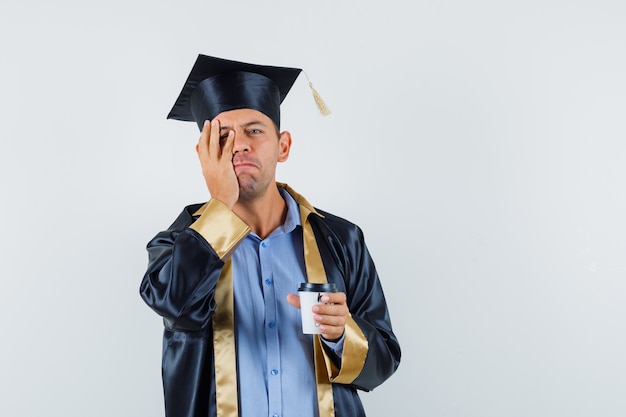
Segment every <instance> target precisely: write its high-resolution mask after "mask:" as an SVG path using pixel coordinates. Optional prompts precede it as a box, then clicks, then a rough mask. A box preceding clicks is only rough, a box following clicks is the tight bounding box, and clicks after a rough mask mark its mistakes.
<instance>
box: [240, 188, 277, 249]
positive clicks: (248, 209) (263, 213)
mask: <svg viewBox="0 0 626 417" xmlns="http://www.w3.org/2000/svg"><path fill="white" fill-rule="evenodd" d="M233 212H234V213H235V214H236V215H237V216H239V218H240V219H241V220H243V221H244V222H245V223H246V224H247V225H248V226H250V229H251V230H252V232H254V233H255V234H256V235H257V236H259V237H260V238H261V239H265V238H266V237H267V236H268V235H269V234H270V233H272V232H273V231H274V230H275V229H276V228H277V227H278V226H280V225H282V224H283V223H284V222H285V217H286V216H287V204H286V203H285V200H283V197H282V196H281V195H280V192H279V191H278V187H277V186H276V185H273V186H270V187H269V188H268V190H267V192H266V193H265V194H264V195H263V196H261V197H259V198H256V199H254V200H250V201H242V200H239V201H237V203H236V204H235V206H234V207H233Z"/></svg>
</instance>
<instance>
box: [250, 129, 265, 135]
mask: <svg viewBox="0 0 626 417" xmlns="http://www.w3.org/2000/svg"><path fill="white" fill-rule="evenodd" d="M261 133H263V131H262V130H261V129H250V130H248V134H250V135H260V134H261Z"/></svg>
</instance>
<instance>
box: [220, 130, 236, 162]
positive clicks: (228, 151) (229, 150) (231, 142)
mask: <svg viewBox="0 0 626 417" xmlns="http://www.w3.org/2000/svg"><path fill="white" fill-rule="evenodd" d="M234 146H235V131H233V130H229V131H228V136H227V137H226V141H225V142H224V146H223V147H222V156H225V155H231V156H230V157H229V158H225V159H227V160H228V161H232V159H233V158H232V154H233V147H234Z"/></svg>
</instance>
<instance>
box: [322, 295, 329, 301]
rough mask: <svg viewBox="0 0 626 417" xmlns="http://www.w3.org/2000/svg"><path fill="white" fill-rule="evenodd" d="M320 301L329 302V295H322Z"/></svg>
mask: <svg viewBox="0 0 626 417" xmlns="http://www.w3.org/2000/svg"><path fill="white" fill-rule="evenodd" d="M322 301H323V302H325V303H327V302H329V301H330V297H329V296H327V295H324V296H323V297H322Z"/></svg>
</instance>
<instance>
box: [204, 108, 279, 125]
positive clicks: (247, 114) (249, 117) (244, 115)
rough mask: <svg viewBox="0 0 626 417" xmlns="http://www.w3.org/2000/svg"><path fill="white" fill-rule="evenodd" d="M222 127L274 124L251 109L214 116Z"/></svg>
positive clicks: (229, 111) (263, 115)
mask: <svg viewBox="0 0 626 417" xmlns="http://www.w3.org/2000/svg"><path fill="white" fill-rule="evenodd" d="M215 118H216V119H217V120H219V121H220V124H221V125H222V126H241V125H249V124H251V123H258V124H261V125H264V126H272V125H273V124H274V122H272V119H270V118H269V117H268V116H266V115H265V114H263V113H261V112H260V111H258V110H253V109H237V110H228V111H225V112H222V113H220V114H218V115H217V116H215Z"/></svg>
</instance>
